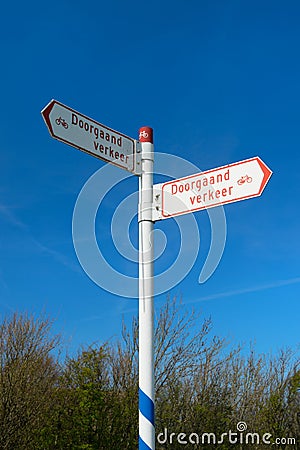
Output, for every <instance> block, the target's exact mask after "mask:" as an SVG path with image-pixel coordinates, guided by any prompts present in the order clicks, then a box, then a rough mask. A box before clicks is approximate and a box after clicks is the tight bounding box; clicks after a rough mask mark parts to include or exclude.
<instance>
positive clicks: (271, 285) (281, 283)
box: [184, 277, 300, 303]
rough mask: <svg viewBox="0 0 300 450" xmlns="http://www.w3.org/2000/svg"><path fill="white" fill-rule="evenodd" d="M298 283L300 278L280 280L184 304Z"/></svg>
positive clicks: (188, 301) (220, 293) (208, 296)
mask: <svg viewBox="0 0 300 450" xmlns="http://www.w3.org/2000/svg"><path fill="white" fill-rule="evenodd" d="M297 283H300V277H296V278H290V279H288V280H278V281H274V282H273V283H268V284H263V285H258V286H251V287H247V288H244V289H236V290H232V291H227V292H219V293H216V294H212V295H207V296H206V297H200V298H198V299H194V300H187V301H185V302H184V303H200V302H204V301H208V300H215V299H219V298H226V297H232V296H235V295H241V294H247V293H251V292H260V291H265V290H268V289H274V288H277V287H281V286H289V285H291V284H297Z"/></svg>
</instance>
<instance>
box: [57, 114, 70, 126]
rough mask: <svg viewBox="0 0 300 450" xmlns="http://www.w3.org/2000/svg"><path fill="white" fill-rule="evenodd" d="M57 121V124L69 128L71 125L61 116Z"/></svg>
mask: <svg viewBox="0 0 300 450" xmlns="http://www.w3.org/2000/svg"><path fill="white" fill-rule="evenodd" d="M55 122H56V123H57V125H62V126H63V127H64V128H65V129H67V128H69V125H68V124H67V122H66V121H65V119H63V118H62V117H61V116H60V117H58V118H57V119H56V120H55Z"/></svg>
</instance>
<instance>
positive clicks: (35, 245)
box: [0, 204, 81, 282]
mask: <svg viewBox="0 0 300 450" xmlns="http://www.w3.org/2000/svg"><path fill="white" fill-rule="evenodd" d="M15 208H16V207H12V206H7V205H1V204H0V214H2V216H4V217H5V219H6V220H7V221H8V223H9V224H11V225H13V226H15V227H17V228H18V229H19V230H20V231H22V232H23V233H25V237H26V238H27V239H29V240H30V242H31V244H32V245H31V248H32V249H35V250H37V251H39V252H41V253H43V254H48V255H49V256H52V257H53V258H54V259H55V260H56V261H58V262H59V263H61V264H63V265H64V266H66V267H68V268H69V269H71V270H73V271H74V272H81V269H80V267H79V264H78V265H77V264H75V263H74V262H73V261H71V260H70V258H68V257H67V256H66V255H65V254H64V253H61V252H59V251H57V250H54V249H53V248H51V247H49V246H46V245H45V244H42V243H41V242H40V241H39V240H37V239H36V238H35V237H34V236H32V234H31V233H30V231H29V228H28V225H27V224H25V223H24V222H22V221H21V220H20V219H19V218H18V217H17V216H16V214H15V212H14V209H15ZM0 282H1V274H0ZM3 282H4V281H3Z"/></svg>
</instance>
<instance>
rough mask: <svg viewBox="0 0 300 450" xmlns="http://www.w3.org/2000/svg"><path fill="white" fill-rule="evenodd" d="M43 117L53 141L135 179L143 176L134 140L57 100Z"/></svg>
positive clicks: (43, 112) (49, 105)
mask: <svg viewBox="0 0 300 450" xmlns="http://www.w3.org/2000/svg"><path fill="white" fill-rule="evenodd" d="M42 116H43V118H44V121H45V122H46V125H47V127H48V129H49V132H50V134H51V136H52V137H53V138H55V139H58V140H59V141H62V142H64V143H66V144H69V145H71V146H72V147H75V148H78V149H79V150H82V151H84V152H86V153H90V154H91V155H93V156H96V157H97V158H99V159H102V160H104V161H107V162H109V163H112V164H115V165H116V166H119V167H121V168H122V169H125V170H128V171H129V172H133V173H134V174H136V175H139V174H140V172H141V169H140V167H139V166H140V163H139V161H137V158H136V143H137V141H135V140H134V139H132V138H130V137H128V136H125V135H124V134H122V133H119V132H118V131H115V130H112V129H111V128H108V127H107V126H105V125H103V124H101V123H99V122H96V121H95V120H93V119H90V118H89V117H86V116H84V115H83V114H81V113H79V112H78V111H75V110H74V109H71V108H69V107H68V106H66V105H63V104H62V103H60V102H58V101H56V100H51V102H50V103H49V104H48V105H47V106H46V107H45V108H44V109H43V110H42Z"/></svg>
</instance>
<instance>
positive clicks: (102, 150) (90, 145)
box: [42, 100, 272, 450]
mask: <svg viewBox="0 0 300 450" xmlns="http://www.w3.org/2000/svg"><path fill="white" fill-rule="evenodd" d="M42 116H43V118H44V121H45V123H46V125H47V127H48V129H49V132H50V134H51V136H52V137H53V138H55V139H58V140H59V141H62V142H64V143H66V144H69V145H71V146H72V147H75V148H78V149H79V150H82V151H84V152H86V153H89V154H91V155H92V156H95V157H96V158H99V159H101V160H103V161H106V162H109V163H112V164H114V165H116V166H118V167H120V168H121V169H125V170H127V171H129V172H132V173H133V174H134V175H138V176H139V205H138V212H139V215H138V221H139V450H154V449H155V427H154V342H153V340H154V324H153V316H154V305H153V298H154V286H153V281H154V280H153V259H154V256H153V255H154V250H153V247H154V244H153V241H152V239H153V224H154V222H155V221H157V220H161V219H167V218H169V217H174V216H177V215H181V214H186V213H190V212H195V211H199V210H201V209H205V208H212V207H214V206H219V205H224V204H226V203H231V202H236V201H239V200H245V199H247V198H251V197H256V196H258V195H261V193H262V191H263V189H264V187H265V186H266V184H267V182H268V180H269V178H270V176H271V174H272V172H271V170H270V169H269V168H268V167H267V166H266V165H265V164H264V163H263V161H262V160H261V159H260V158H258V157H256V158H251V159H248V160H245V161H240V162H237V163H235V164H229V165H227V166H224V167H219V168H217V169H212V170H208V171H206V172H201V173H198V174H195V175H191V176H189V177H185V178H180V179H178V180H172V181H168V182H166V183H162V184H156V185H155V186H153V163H154V147H153V130H152V128H149V127H142V128H141V129H140V134H139V141H137V140H135V139H132V138H130V137H128V136H125V135H124V134H122V133H119V132H118V131H115V130H112V129H111V128H108V127H107V126H105V125H102V124H101V123H99V122H96V121H94V120H93V119H90V118H88V117H86V116H84V115H83V114H81V113H79V112H77V111H75V110H73V109H71V108H69V107H68V106H65V105H63V104H62V103H60V102H58V101H56V100H51V101H50V103H49V104H48V105H47V106H46V107H45V108H44V109H43V110H42Z"/></svg>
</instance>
